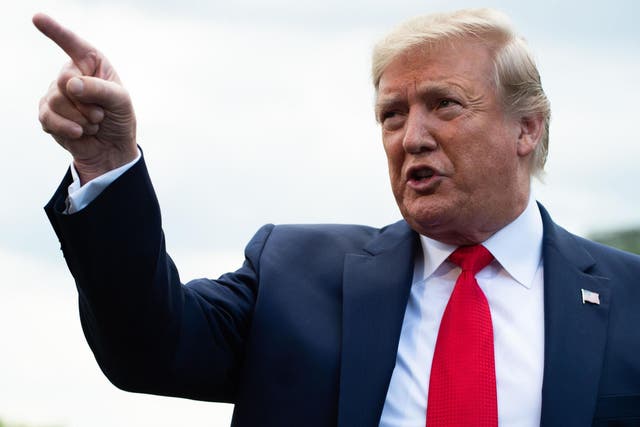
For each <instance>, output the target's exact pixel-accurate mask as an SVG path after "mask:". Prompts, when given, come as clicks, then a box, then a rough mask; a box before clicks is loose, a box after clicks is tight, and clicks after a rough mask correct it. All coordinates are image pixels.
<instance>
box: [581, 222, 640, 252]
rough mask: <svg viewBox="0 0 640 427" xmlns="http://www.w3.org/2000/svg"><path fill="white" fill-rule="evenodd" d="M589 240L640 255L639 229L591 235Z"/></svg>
mask: <svg viewBox="0 0 640 427" xmlns="http://www.w3.org/2000/svg"><path fill="white" fill-rule="evenodd" d="M590 239H591V240H595V241H596V242H600V243H604V244H605V245H609V246H613V247H615V248H618V249H622V250H623V251H627V252H633V253H636V254H640V228H631V229H627V230H613V231H606V232H598V233H593V234H592V235H591V236H590Z"/></svg>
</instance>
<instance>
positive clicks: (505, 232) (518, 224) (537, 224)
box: [420, 195, 542, 289]
mask: <svg viewBox="0 0 640 427" xmlns="http://www.w3.org/2000/svg"><path fill="white" fill-rule="evenodd" d="M420 243H421V244H422V253H423V259H422V260H421V261H422V265H423V274H422V279H426V278H428V277H429V276H431V275H432V274H433V273H434V272H435V271H436V269H437V268H438V267H439V266H440V265H441V264H442V263H443V262H444V261H446V259H447V258H448V257H449V255H451V254H452V253H453V251H454V250H455V249H456V246H454V245H448V244H446V243H442V242H439V241H437V240H433V239H431V238H429V237H426V236H423V235H420ZM482 244H483V245H484V246H485V247H486V248H487V249H488V250H489V252H491V254H493V257H494V258H495V259H496V260H497V261H498V262H499V263H500V265H501V266H502V268H504V269H505V270H506V271H507V273H509V275H510V276H511V277H513V279H514V280H516V281H517V282H518V283H520V284H521V285H522V286H524V287H526V288H527V289H529V288H531V285H532V283H533V279H534V276H535V273H536V270H537V269H538V265H539V264H540V260H541V258H542V217H541V216H540V210H539V209H538V206H537V205H536V202H535V199H534V197H533V195H531V196H530V197H529V202H528V204H527V207H526V208H525V210H524V211H523V212H522V213H521V214H520V216H518V217H517V218H516V219H515V220H514V221H513V222H511V223H510V224H508V225H506V226H505V227H503V228H502V229H500V230H499V231H498V232H497V233H495V234H494V235H493V236H491V237H490V238H489V239H487V240H486V241H485V242H483V243H482Z"/></svg>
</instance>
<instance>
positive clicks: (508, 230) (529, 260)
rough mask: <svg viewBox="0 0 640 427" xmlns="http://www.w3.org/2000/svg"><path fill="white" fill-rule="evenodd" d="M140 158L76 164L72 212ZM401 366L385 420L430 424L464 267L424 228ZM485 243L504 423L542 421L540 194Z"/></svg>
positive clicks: (520, 426) (398, 426) (385, 423)
mask: <svg viewBox="0 0 640 427" xmlns="http://www.w3.org/2000/svg"><path fill="white" fill-rule="evenodd" d="M139 158H140V153H139V154H138V158H137V159H136V160H134V161H132V162H130V163H128V164H126V165H124V166H122V167H120V168H118V169H115V170H113V171H111V172H108V173H106V174H104V175H102V176H100V177H98V178H96V179H94V180H92V181H90V182H88V183H86V184H85V185H84V186H82V187H81V186H80V181H79V178H78V174H77V172H76V171H75V169H74V167H73V165H72V166H71V172H72V175H73V178H74V182H73V183H72V184H71V185H70V186H69V198H68V200H67V213H69V214H72V213H74V212H77V211H79V210H81V209H83V208H84V207H86V206H87V205H88V204H89V203H91V201H93V200H94V199H95V198H96V197H97V196H98V195H99V194H100V193H101V192H102V191H103V190H104V189H105V188H106V187H107V186H108V185H109V184H110V183H112V182H113V181H115V180H116V179H117V178H118V177H119V176H120V175H122V174H123V173H124V172H125V171H126V170H128V169H129V168H130V167H131V166H133V165H134V164H135V163H136V162H137V161H138V159H139ZM420 240H421V243H422V254H419V255H418V256H417V258H416V260H415V267H414V278H413V284H412V286H411V294H410V296H409V301H408V303H407V308H406V311H405V315H404V320H403V324H402V332H401V335H400V343H399V345H398V354H397V358H396V366H395V368H394V371H393V375H392V377H391V382H390V384H389V389H388V391H387V397H386V400H385V404H384V408H383V411H382V417H381V420H380V427H424V425H425V421H426V413H427V394H428V390H429V374H430V371H431V360H432V358H433V351H434V348H435V343H436V338H437V336H438V329H439V327H440V320H441V318H442V314H443V313H444V309H445V307H446V305H447V302H448V301H449V297H450V296H451V293H452V291H453V286H454V284H455V281H456V279H457V277H458V275H459V273H460V268H459V267H457V266H455V265H454V264H453V263H451V262H449V261H447V258H448V257H449V255H451V253H452V252H453V251H454V250H455V249H456V247H455V246H451V245H446V244H443V243H440V242H437V241H435V240H432V239H429V238H428V237H425V236H420ZM483 244H484V246H485V247H486V248H487V249H488V250H489V251H490V252H491V253H492V254H493V256H494V258H495V259H494V261H493V262H491V264H489V265H488V266H487V267H485V268H484V269H483V270H481V271H480V272H479V273H478V274H477V275H476V279H477V281H478V284H479V285H480V288H481V289H482V291H483V292H484V294H485V295H486V297H487V300H488V302H489V307H490V310H491V318H492V322H493V334H494V341H495V347H494V349H495V350H494V352H495V366H496V382H497V384H496V385H497V393H498V421H499V424H500V426H504V427H533V426H539V425H540V409H541V405H542V396H541V391H542V374H543V363H544V302H543V266H542V219H541V217H540V212H539V210H538V207H537V206H536V203H535V200H534V198H533V197H531V198H530V199H529V203H528V205H527V208H526V209H525V211H524V212H523V213H522V214H521V215H520V216H519V217H518V218H517V219H516V220H515V221H513V222H512V223H511V224H509V225H507V226H506V227H504V228H503V229H502V230H500V231H499V232H497V233H496V234H494V235H493V236H491V238H489V239H488V240H487V241H486V242H484V243H483Z"/></svg>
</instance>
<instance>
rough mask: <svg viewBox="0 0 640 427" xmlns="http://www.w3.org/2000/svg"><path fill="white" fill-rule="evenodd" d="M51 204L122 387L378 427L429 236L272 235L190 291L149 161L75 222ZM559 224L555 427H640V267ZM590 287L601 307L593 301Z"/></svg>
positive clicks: (553, 326)
mask: <svg viewBox="0 0 640 427" xmlns="http://www.w3.org/2000/svg"><path fill="white" fill-rule="evenodd" d="M68 184H69V175H67V177H66V178H65V180H64V181H63V183H62V184H61V185H60V187H59V189H58V191H57V192H56V194H55V195H54V196H53V198H52V199H51V201H50V202H49V204H48V205H47V207H46V212H47V214H48V216H49V218H50V221H51V223H52V225H53V227H54V229H55V231H56V233H57V235H58V237H59V239H60V242H61V244H62V250H63V253H64V256H65V258H66V261H67V264H68V266H69V268H70V270H71V272H72V274H73V276H74V278H75V281H76V284H77V288H78V293H79V304H80V314H81V320H82V326H83V330H84V332H85V335H86V337H87V341H88V343H89V345H90V346H91V349H92V350H93V352H94V354H95V357H96V359H97V361H98V363H99V365H100V367H101V369H102V370H103V372H104V373H105V374H106V376H107V377H108V378H109V379H110V380H111V381H112V382H113V383H114V384H115V385H116V386H118V387H120V388H122V389H125V390H130V391H136V392H144V393H154V394H163V395H170V396H181V397H187V398H192V399H202V400H218V401H225V402H233V403H235V405H236V406H235V411H234V416H233V425H234V426H243V427H244V426H260V427H268V426H274V427H275V426H277V427H283V426H309V427H316V426H317V427H325V426H336V425H337V426H341V427H365V426H377V425H378V422H379V418H380V414H381V411H382V407H383V404H384V400H385V396H386V393H387V388H388V385H389V380H390V377H391V373H392V371H393V369H394V365H395V360H396V351H397V346H398V340H399V336H400V329H401V325H402V320H403V315H404V311H405V305H406V303H407V298H408V295H409V289H410V286H411V281H412V273H413V262H414V258H415V255H416V251H419V250H420V244H419V239H418V237H417V235H416V233H415V232H414V231H412V230H411V229H410V228H409V226H408V225H407V223H406V222H404V221H400V222H397V223H395V224H393V225H390V226H388V227H385V228H382V229H376V228H370V227H364V226H356V225H302V226H288V225H284V226H273V225H267V226H264V227H263V228H261V229H260V230H259V231H258V232H257V234H256V235H255V236H254V238H253V239H252V240H251V242H250V243H249V244H248V245H247V247H246V251H245V254H246V260H245V262H244V265H243V266H242V267H241V268H240V269H239V270H237V271H236V272H234V273H229V274H226V275H223V276H222V277H220V278H219V279H217V280H208V279H200V280H195V281H192V282H189V283H187V284H186V286H182V285H181V284H180V283H181V282H180V278H179V276H178V273H177V270H176V269H175V267H174V265H173V262H172V261H171V259H170V258H169V256H168V255H167V254H166V252H165V243H164V236H163V232H162V229H161V219H160V209H159V206H158V202H157V200H156V197H155V194H154V191H153V188H152V186H151V181H150V179H149V177H148V174H147V170H146V167H145V164H144V161H140V162H139V163H138V164H136V165H135V166H134V167H133V168H132V169H130V170H129V171H128V172H126V173H125V174H124V175H123V176H122V177H120V178H119V179H118V180H116V181H115V182H114V183H113V184H112V185H111V186H110V187H108V188H107V189H106V190H105V191H104V192H103V193H102V194H101V195H100V196H99V197H98V198H97V199H96V200H95V201H94V202H93V203H91V204H90V205H89V206H88V207H87V208H85V209H84V210H82V211H80V212H78V213H76V214H73V215H64V214H62V212H63V210H64V200H65V198H66V188H67V186H68ZM540 210H541V213H542V218H543V223H544V239H543V257H544V286H545V293H544V304H545V359H544V380H543V390H542V422H541V424H542V425H543V426H563V427H567V426H589V425H611V426H613V425H616V426H635V425H640V333H639V332H638V327H639V325H640V305H639V302H640V283H638V282H639V281H640V257H637V256H635V255H630V254H627V253H623V252H620V251H617V250H614V249H611V248H608V247H605V246H602V245H599V244H596V243H593V242H590V241H587V240H584V239H582V238H579V237H577V236H574V235H572V234H570V233H568V232H567V231H565V230H564V229H562V228H560V227H559V226H557V225H555V224H554V223H553V222H552V220H551V219H550V217H549V215H548V214H547V212H546V211H545V210H544V208H542V207H540ZM581 289H586V290H590V291H593V292H597V293H598V294H599V296H600V304H599V305H595V304H583V303H582V299H581Z"/></svg>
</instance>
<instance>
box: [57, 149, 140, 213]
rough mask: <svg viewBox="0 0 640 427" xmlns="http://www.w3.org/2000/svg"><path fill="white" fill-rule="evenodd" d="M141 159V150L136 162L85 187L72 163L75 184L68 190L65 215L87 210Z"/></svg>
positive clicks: (101, 176) (98, 178) (93, 180)
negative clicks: (105, 190)
mask: <svg viewBox="0 0 640 427" xmlns="http://www.w3.org/2000/svg"><path fill="white" fill-rule="evenodd" d="M140 157H142V153H141V152H140V149H138V156H137V157H136V158H135V159H134V160H132V161H130V162H129V163H126V164H124V165H122V166H120V167H119V168H116V169H113V170H110V171H109V172H107V173H105V174H102V175H100V176H98V177H96V178H94V179H92V180H91V181H89V182H87V183H86V184H85V185H80V177H79V176H78V171H76V168H75V166H74V165H73V162H71V176H72V178H73V182H72V183H71V185H69V187H68V188H67V191H68V196H67V200H66V205H67V208H66V209H65V211H64V213H65V214H74V213H76V212H79V211H81V210H82V209H84V208H86V207H87V206H88V205H89V203H91V202H93V201H94V200H95V198H96V197H98V196H99V195H100V194H101V193H102V192H103V191H104V189H105V188H107V187H108V186H109V185H110V184H111V183H112V182H113V181H115V180H116V179H118V178H119V177H120V175H122V174H123V173H125V172H126V171H128V170H129V169H130V168H131V166H133V165H135V164H136V162H137V161H138V160H140Z"/></svg>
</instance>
